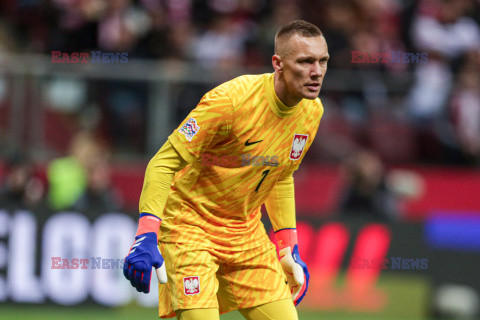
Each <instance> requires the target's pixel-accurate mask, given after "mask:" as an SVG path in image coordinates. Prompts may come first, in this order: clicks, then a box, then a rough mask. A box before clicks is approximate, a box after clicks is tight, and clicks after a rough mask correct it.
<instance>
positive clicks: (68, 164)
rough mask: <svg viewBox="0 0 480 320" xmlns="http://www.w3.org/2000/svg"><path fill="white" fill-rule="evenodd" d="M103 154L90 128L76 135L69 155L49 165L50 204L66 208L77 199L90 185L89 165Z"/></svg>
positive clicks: (52, 206) (55, 207) (54, 207)
mask: <svg viewBox="0 0 480 320" xmlns="http://www.w3.org/2000/svg"><path fill="white" fill-rule="evenodd" d="M102 156H103V154H102V153H101V149H100V147H99V145H98V144H97V142H96V141H95V138H94V137H93V136H92V135H91V134H90V133H87V132H79V133H77V134H76V135H75V137H74V138H73V140H72V142H71V146H70V155H69V156H67V157H63V158H59V159H56V160H54V161H52V162H51V163H50V165H49V166H48V172H47V179H48V187H49V190H48V204H49V205H50V207H51V208H52V209H54V210H65V209H68V208H70V207H72V205H73V204H74V203H75V202H77V201H78V199H79V198H80V196H81V195H82V194H83V193H84V192H85V190H86V188H87V180H88V179H87V177H88V176H87V168H88V167H89V166H90V165H91V164H92V163H96V162H98V159H99V158H101V157H102Z"/></svg>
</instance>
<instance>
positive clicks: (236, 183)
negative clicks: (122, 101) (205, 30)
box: [124, 20, 329, 320]
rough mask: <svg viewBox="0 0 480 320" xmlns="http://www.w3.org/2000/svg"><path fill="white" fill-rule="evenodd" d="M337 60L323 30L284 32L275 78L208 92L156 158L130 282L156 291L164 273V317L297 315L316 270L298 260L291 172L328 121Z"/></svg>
mask: <svg viewBox="0 0 480 320" xmlns="http://www.w3.org/2000/svg"><path fill="white" fill-rule="evenodd" d="M328 58H329V55H328V48H327V44H326V42H325V38H324V37H323V35H322V33H321V31H320V30H319V29H318V28H317V27H316V26H314V25H312V24H310V23H308V22H305V21H302V20H296V21H293V22H291V23H289V24H287V25H285V26H283V27H282V28H281V29H280V30H279V31H278V32H277V34H276V36H275V54H274V56H273V57H272V64H273V68H274V72H273V73H271V74H262V75H245V76H241V77H238V78H236V79H234V80H231V81H228V82H226V83H223V84H221V85H220V86H218V87H216V88H214V89H213V90H211V91H209V92H208V93H207V94H205V96H204V97H203V98H202V99H201V101H200V102H199V104H198V105H197V107H196V108H195V109H194V110H193V111H191V113H190V114H189V115H188V117H187V118H186V119H185V120H184V121H183V122H182V124H181V125H180V126H179V127H178V128H177V129H176V130H175V131H174V132H173V133H172V134H171V135H170V136H169V138H168V140H167V142H166V143H165V144H164V145H163V146H162V148H161V149H160V150H159V151H158V153H157V154H156V155H155V156H154V157H153V158H152V160H151V161H150V162H149V164H148V166H147V169H146V173H145V180H144V185H143V190H142V195H141V198H140V220H139V225H138V231H137V234H136V237H135V242H134V243H133V245H132V247H131V249H130V252H129V254H128V256H127V257H126V259H125V264H124V274H125V277H126V278H127V279H129V280H130V282H131V284H132V286H134V287H135V288H136V289H137V290H138V291H142V292H145V293H147V292H149V290H150V288H149V284H150V278H151V272H152V266H153V267H155V268H158V269H157V274H158V278H159V281H160V282H161V283H162V284H160V285H159V315H160V317H162V318H168V317H173V316H176V317H177V319H186V320H210V319H219V314H222V313H225V312H229V311H232V310H239V311H240V312H241V313H242V315H243V316H244V317H245V318H246V319H253V320H261V319H275V320H293V319H298V316H297V312H296V309H295V307H294V305H297V304H298V303H299V302H300V301H301V300H302V299H303V297H304V296H305V293H306V290H307V288H308V280H309V273H308V270H307V267H306V265H305V263H303V261H302V260H301V258H300V256H299V253H298V244H297V234H296V229H295V227H296V220H295V200H294V181H293V177H292V174H293V172H294V171H295V170H297V168H298V166H299V165H300V162H301V161H302V159H303V158H304V156H305V153H306V152H307V150H308V149H309V147H310V146H311V144H312V142H313V139H314V137H315V135H316V133H317V129H318V126H319V123H320V119H321V117H322V114H323V106H322V104H321V102H320V100H319V99H318V94H319V92H320V88H321V85H322V82H323V78H324V76H325V72H326V71H327V61H328ZM262 204H265V206H266V208H267V212H268V215H269V218H270V221H271V222H272V225H273V228H274V230H275V236H276V240H277V247H276V248H275V246H274V245H273V244H272V243H271V242H270V241H269V238H268V236H267V235H266V232H265V229H264V227H263V224H262V223H261V221H260V217H261V212H260V208H261V205H262ZM157 244H158V247H157ZM160 252H161V253H160Z"/></svg>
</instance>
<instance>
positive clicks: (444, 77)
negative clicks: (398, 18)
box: [410, 0, 480, 124]
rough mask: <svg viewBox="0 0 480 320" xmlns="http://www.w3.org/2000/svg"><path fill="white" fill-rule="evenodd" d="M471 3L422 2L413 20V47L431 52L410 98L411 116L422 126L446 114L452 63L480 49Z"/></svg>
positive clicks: (419, 70) (418, 72)
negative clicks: (469, 13)
mask: <svg viewBox="0 0 480 320" xmlns="http://www.w3.org/2000/svg"><path fill="white" fill-rule="evenodd" d="M468 2H469V1H464V0H462V1H453V0H428V1H422V2H421V5H420V8H419V10H418V13H417V17H416V18H415V19H414V23H413V27H412V39H413V44H414V46H415V47H416V48H417V49H418V50H420V51H421V52H428V53H429V56H428V57H429V59H428V62H427V63H426V64H418V65H417V70H416V72H415V75H416V81H415V85H414V86H413V88H412V92H411V95H410V107H411V112H412V115H413V117H414V118H415V119H417V120H418V121H421V122H422V123H423V124H425V123H424V122H423V121H432V120H433V119H434V118H435V117H438V116H439V115H441V114H442V113H444V112H445V106H446V102H447V99H448V94H449V92H450V89H451V87H452V81H453V76H452V72H453V70H452V67H453V66H454V65H453V64H454V63H455V62H457V61H458V59H459V58H461V57H462V56H463V55H464V54H465V53H467V52H468V51H470V50H475V49H478V48H480V27H479V25H478V24H477V23H476V21H475V20H474V19H472V18H470V17H467V14H468V11H467V10H468V8H469V7H468V6H466V5H465V4H466V3H468Z"/></svg>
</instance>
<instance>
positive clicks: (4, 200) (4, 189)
mask: <svg viewBox="0 0 480 320" xmlns="http://www.w3.org/2000/svg"><path fill="white" fill-rule="evenodd" d="M0 182H1V183H0V203H1V205H2V208H10V207H11V208H35V207H36V206H38V205H39V204H40V203H41V201H42V200H43V196H44V193H45V186H44V185H43V183H42V181H41V179H40V178H39V177H38V176H36V174H35V170H34V167H33V165H32V163H31V162H30V161H29V160H28V158H27V157H26V156H24V155H22V154H14V155H13V156H11V157H10V158H9V159H7V161H6V165H5V174H4V178H3V179H2V181H0Z"/></svg>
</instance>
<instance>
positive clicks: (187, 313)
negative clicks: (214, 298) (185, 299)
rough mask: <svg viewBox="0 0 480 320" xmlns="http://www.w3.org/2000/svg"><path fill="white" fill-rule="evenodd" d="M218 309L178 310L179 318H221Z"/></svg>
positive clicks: (206, 319) (188, 319)
mask: <svg viewBox="0 0 480 320" xmlns="http://www.w3.org/2000/svg"><path fill="white" fill-rule="evenodd" d="M219 319H220V315H219V314H218V309H216V308H209V309H191V310H177V320H219Z"/></svg>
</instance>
